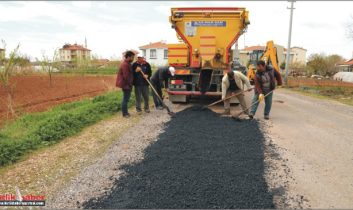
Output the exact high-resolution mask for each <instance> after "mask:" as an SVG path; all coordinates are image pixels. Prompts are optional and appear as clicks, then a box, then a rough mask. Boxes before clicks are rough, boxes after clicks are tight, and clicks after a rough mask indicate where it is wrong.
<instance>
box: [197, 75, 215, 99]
mask: <svg viewBox="0 0 353 210" xmlns="http://www.w3.org/2000/svg"><path fill="white" fill-rule="evenodd" d="M212 75H213V70H212V69H202V70H201V72H200V77H199V88H200V92H201V93H202V94H204V93H206V92H207V91H208V90H209V89H210V86H211V80H212Z"/></svg>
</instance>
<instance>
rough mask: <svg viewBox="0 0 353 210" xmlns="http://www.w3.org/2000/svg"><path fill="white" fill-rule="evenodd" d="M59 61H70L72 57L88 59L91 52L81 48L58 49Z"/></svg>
mask: <svg viewBox="0 0 353 210" xmlns="http://www.w3.org/2000/svg"><path fill="white" fill-rule="evenodd" d="M59 56H60V61H66V62H68V61H72V60H74V59H77V60H82V59H84V58H85V59H88V60H89V59H90V58H91V52H90V51H83V50H63V49H60V50H59Z"/></svg>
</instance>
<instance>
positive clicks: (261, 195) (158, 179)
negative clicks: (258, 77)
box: [83, 107, 275, 209]
mask: <svg viewBox="0 0 353 210" xmlns="http://www.w3.org/2000/svg"><path fill="white" fill-rule="evenodd" d="M264 141H265V139H264V136H263V134H262V133H261V131H260V128H259V125H258V122H257V121H255V120H252V121H243V122H237V121H234V120H232V119H231V118H224V117H220V116H219V115H218V114H216V113H214V112H212V111H210V110H208V109H206V110H205V111H202V112H198V111H194V110H193V109H192V107H191V108H189V109H186V110H184V111H181V112H178V113H177V114H176V117H175V118H173V119H172V120H171V121H169V122H168V123H167V124H166V128H165V132H164V133H162V134H160V135H159V137H158V141H156V142H155V143H153V144H152V145H150V146H149V147H148V148H147V149H146V150H145V158H144V159H143V160H142V161H141V162H139V163H136V164H134V165H125V166H123V169H124V170H125V172H126V174H125V175H124V176H121V177H120V178H119V179H118V180H116V181H115V183H114V186H113V188H112V190H111V192H110V193H108V194H107V195H105V196H103V197H99V198H92V199H90V200H89V201H87V202H86V203H85V204H84V205H83V207H85V208H151V209H152V208H199V209H201V208H204V209H207V208H246V209H249V208H251V209H252V208H274V207H275V206H274V204H273V195H272V194H271V193H270V192H269V191H268V189H267V184H266V181H265V178H264V169H265V165H264V151H263V150H264Z"/></svg>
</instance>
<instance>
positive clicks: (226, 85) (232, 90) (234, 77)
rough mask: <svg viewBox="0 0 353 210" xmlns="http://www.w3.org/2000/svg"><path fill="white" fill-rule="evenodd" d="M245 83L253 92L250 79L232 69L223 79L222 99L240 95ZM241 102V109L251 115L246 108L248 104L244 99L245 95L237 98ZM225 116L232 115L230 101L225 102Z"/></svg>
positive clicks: (242, 94)
mask: <svg viewBox="0 0 353 210" xmlns="http://www.w3.org/2000/svg"><path fill="white" fill-rule="evenodd" d="M244 83H245V85H246V87H247V90H248V91H250V90H251V85H250V82H249V80H248V78H247V77H246V76H245V75H244V74H242V73H241V72H239V71H233V70H232V69H231V68H230V70H229V71H228V72H227V74H225V75H224V76H223V78H222V99H225V98H226V97H229V96H231V95H232V94H238V93H240V92H241V91H242V89H243V84H244ZM236 97H237V99H238V100H239V103H240V105H241V108H242V109H243V111H244V112H245V114H247V115H249V112H248V109H247V107H246V102H245V98H244V93H241V94H239V95H237V96H236ZM223 115H230V99H227V100H225V101H224V112H223Z"/></svg>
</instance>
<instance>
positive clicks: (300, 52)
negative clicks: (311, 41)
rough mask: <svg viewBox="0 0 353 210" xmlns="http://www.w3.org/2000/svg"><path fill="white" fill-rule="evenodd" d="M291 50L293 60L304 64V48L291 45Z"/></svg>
mask: <svg viewBox="0 0 353 210" xmlns="http://www.w3.org/2000/svg"><path fill="white" fill-rule="evenodd" d="M291 52H293V62H298V63H302V64H304V65H305V64H306V50H305V49H302V48H297V47H293V48H291Z"/></svg>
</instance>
